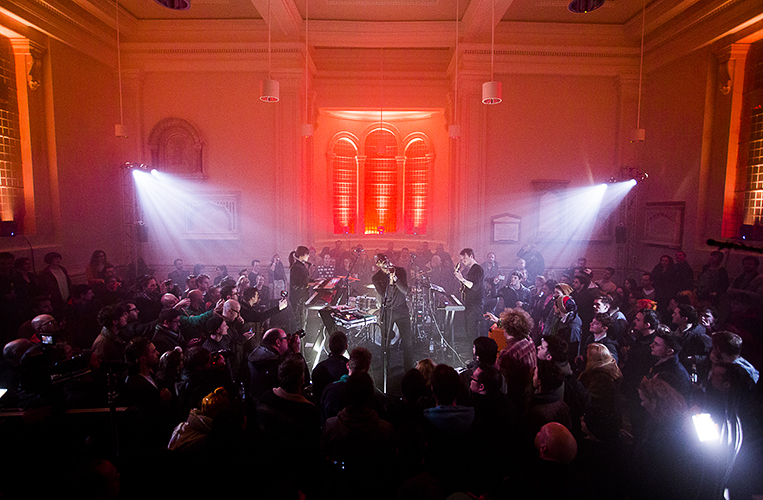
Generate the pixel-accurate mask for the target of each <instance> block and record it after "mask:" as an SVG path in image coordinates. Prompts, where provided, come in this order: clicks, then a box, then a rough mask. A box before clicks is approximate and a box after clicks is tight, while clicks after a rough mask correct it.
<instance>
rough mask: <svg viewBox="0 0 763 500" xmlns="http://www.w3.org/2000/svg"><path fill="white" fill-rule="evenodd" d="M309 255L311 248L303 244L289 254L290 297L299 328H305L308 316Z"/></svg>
mask: <svg viewBox="0 0 763 500" xmlns="http://www.w3.org/2000/svg"><path fill="white" fill-rule="evenodd" d="M309 256H310V250H309V249H308V248H307V247H306V246H302V245H300V246H298V247H297V249H296V250H294V251H293V252H291V253H290V254H289V298H290V299H291V307H292V310H293V311H294V320H295V321H296V323H297V329H298V330H299V329H302V330H304V329H305V319H306V318H307V315H306V314H305V302H307V298H308V296H309V295H310V291H309V286H310V273H309V271H308V266H309V265H310V263H309V262H307V258H308V257H309Z"/></svg>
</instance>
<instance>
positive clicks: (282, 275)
mask: <svg viewBox="0 0 763 500" xmlns="http://www.w3.org/2000/svg"><path fill="white" fill-rule="evenodd" d="M268 283H271V284H272V287H273V289H272V290H271V293H272V296H271V297H269V298H271V299H278V298H280V297H281V292H283V291H284V290H286V270H285V269H284V267H283V262H281V257H280V256H279V255H278V254H275V255H273V258H272V259H271V260H270V265H269V266H268Z"/></svg>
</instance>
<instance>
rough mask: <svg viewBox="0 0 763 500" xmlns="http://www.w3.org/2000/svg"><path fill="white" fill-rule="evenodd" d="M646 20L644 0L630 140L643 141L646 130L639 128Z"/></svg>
mask: <svg viewBox="0 0 763 500" xmlns="http://www.w3.org/2000/svg"><path fill="white" fill-rule="evenodd" d="M645 21H646V0H644V5H643V7H642V9H641V62H640V63H639V68H638V110H637V111H636V130H634V131H633V135H632V137H631V142H644V140H645V139H646V130H644V129H643V128H641V82H642V79H643V75H644V24H645Z"/></svg>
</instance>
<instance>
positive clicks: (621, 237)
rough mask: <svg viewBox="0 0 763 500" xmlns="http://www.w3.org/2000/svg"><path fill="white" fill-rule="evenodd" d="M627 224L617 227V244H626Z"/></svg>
mask: <svg viewBox="0 0 763 500" xmlns="http://www.w3.org/2000/svg"><path fill="white" fill-rule="evenodd" d="M625 240H626V237H625V224H623V223H620V224H618V225H617V226H615V243H625Z"/></svg>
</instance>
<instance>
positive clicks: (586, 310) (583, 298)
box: [570, 274, 596, 338]
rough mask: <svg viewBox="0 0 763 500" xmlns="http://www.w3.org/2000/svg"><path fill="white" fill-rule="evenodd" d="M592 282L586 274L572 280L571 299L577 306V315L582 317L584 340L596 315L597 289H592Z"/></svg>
mask: <svg viewBox="0 0 763 500" xmlns="http://www.w3.org/2000/svg"><path fill="white" fill-rule="evenodd" d="M590 284H591V280H590V278H589V277H588V276H587V275H586V274H578V275H576V276H575V278H574V279H573V280H572V293H571V294H570V297H572V298H573V299H574V300H575V304H576V305H577V308H578V310H577V314H578V316H580V322H581V324H582V328H581V330H582V335H581V337H582V338H586V337H587V336H588V333H589V332H588V327H589V326H590V325H591V320H592V319H593V316H594V314H595V312H594V309H593V301H594V299H595V298H596V289H595V288H590Z"/></svg>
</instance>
